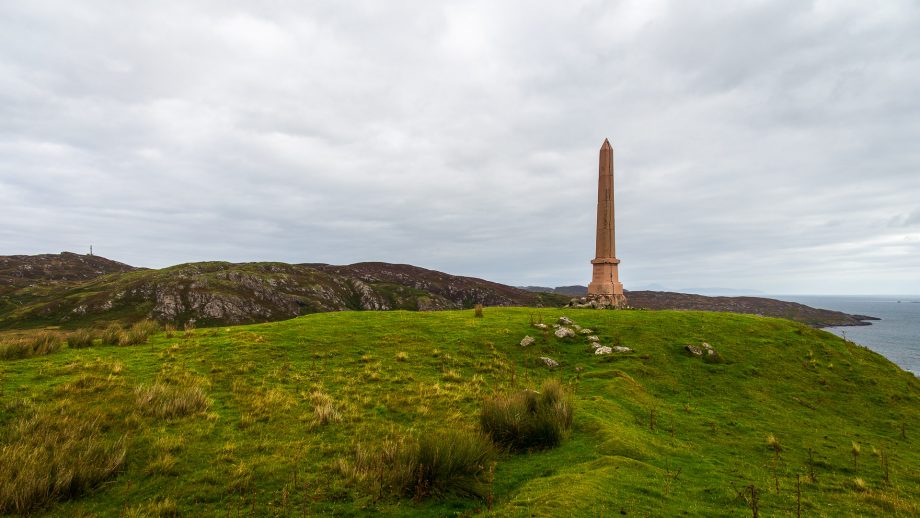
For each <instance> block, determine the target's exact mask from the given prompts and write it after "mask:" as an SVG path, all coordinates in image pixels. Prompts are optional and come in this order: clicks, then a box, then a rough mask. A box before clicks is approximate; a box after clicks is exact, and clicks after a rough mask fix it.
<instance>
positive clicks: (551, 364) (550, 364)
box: [540, 356, 559, 368]
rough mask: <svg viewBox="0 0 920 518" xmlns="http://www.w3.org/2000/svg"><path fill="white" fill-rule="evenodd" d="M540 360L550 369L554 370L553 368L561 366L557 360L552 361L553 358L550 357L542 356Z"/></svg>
mask: <svg viewBox="0 0 920 518" xmlns="http://www.w3.org/2000/svg"><path fill="white" fill-rule="evenodd" d="M540 359H541V360H543V364H544V365H546V366H547V367H549V368H553V367H558V366H559V362H557V361H556V360H554V359H552V358H549V357H547V356H541V357H540Z"/></svg>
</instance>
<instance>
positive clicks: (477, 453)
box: [339, 429, 496, 500]
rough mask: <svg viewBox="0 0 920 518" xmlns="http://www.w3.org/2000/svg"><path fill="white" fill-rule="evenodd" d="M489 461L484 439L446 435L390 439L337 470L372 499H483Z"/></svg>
mask: <svg viewBox="0 0 920 518" xmlns="http://www.w3.org/2000/svg"><path fill="white" fill-rule="evenodd" d="M495 456H496V453H495V448H494V446H493V444H492V442H491V441H489V438H488V437H486V436H485V435H484V434H482V433H478V432H471V431H467V430H456V429H447V430H444V431H439V432H436V433H433V434H425V435H422V436H421V437H419V438H418V439H417V440H416V439H412V438H402V439H391V440H387V441H384V443H383V444H381V445H375V446H374V447H372V448H366V447H362V446H361V445H358V447H357V450H356V452H355V458H354V462H353V463H351V464H349V463H348V462H347V461H344V460H340V462H339V470H340V471H341V472H342V473H343V474H345V475H346V476H348V477H349V478H351V479H352V480H353V481H356V482H358V483H361V484H364V485H366V486H369V489H370V490H371V491H372V492H373V493H374V494H377V495H378V496H385V495H387V494H394V495H398V496H410V497H413V498H415V499H417V500H418V499H422V498H426V497H428V496H434V497H444V496H448V495H459V496H470V497H478V498H484V497H485V496H486V495H487V494H488V492H489V484H490V480H489V478H490V477H489V473H490V470H491V468H492V463H493V461H494V459H495Z"/></svg>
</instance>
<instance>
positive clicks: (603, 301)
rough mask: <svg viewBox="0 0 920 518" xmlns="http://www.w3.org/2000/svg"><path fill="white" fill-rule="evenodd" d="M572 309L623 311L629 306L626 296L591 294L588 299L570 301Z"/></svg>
mask: <svg viewBox="0 0 920 518" xmlns="http://www.w3.org/2000/svg"><path fill="white" fill-rule="evenodd" d="M568 307H570V308H590V309H622V308H627V307H629V305H628V304H627V303H626V295H623V294H622V293H616V294H613V295H598V294H591V295H588V296H586V297H580V298H575V299H572V300H570V301H569V304H568Z"/></svg>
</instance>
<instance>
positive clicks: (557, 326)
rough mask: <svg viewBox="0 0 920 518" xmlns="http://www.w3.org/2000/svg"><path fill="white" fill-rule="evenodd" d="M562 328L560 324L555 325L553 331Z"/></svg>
mask: <svg viewBox="0 0 920 518" xmlns="http://www.w3.org/2000/svg"><path fill="white" fill-rule="evenodd" d="M560 327H562V326H560V325H559V324H553V329H559V328H560Z"/></svg>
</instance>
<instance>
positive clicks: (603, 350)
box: [594, 345, 612, 354]
mask: <svg viewBox="0 0 920 518" xmlns="http://www.w3.org/2000/svg"><path fill="white" fill-rule="evenodd" d="M611 351H612V350H611V349H610V348H609V347H607V346H606V345H604V346H601V347H598V348H597V349H595V350H594V354H610V352H611Z"/></svg>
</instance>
